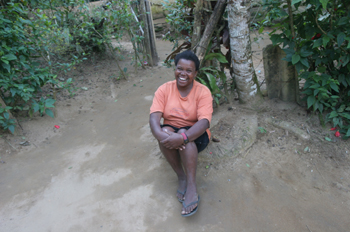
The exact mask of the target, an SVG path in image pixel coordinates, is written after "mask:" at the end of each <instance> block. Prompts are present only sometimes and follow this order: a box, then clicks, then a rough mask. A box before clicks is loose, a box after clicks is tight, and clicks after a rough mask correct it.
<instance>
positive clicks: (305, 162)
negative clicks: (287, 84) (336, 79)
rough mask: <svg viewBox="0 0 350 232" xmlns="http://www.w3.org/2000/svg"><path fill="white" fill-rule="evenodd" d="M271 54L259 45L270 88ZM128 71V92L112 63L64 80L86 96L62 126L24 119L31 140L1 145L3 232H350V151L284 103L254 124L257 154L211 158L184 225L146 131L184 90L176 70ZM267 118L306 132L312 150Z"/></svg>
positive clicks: (163, 50) (205, 157)
mask: <svg viewBox="0 0 350 232" xmlns="http://www.w3.org/2000/svg"><path fill="white" fill-rule="evenodd" d="M266 43H267V42H266V41H265V42H264V41H262V42H261V43H260V47H259V46H257V44H253V50H254V59H255V60H254V61H255V67H256V69H257V70H261V72H260V73H259V72H258V75H259V77H260V81H262V80H263V67H262V62H260V60H261V55H262V51H261V49H262V48H263V47H264V46H265V45H266ZM129 45H130V44H129ZM129 45H128V44H127V43H126V44H125V48H126V50H128V46H129ZM157 46H158V53H159V56H160V58H161V60H164V59H165V57H166V54H169V53H170V52H171V47H172V46H171V45H170V44H169V43H167V42H164V41H161V40H158V41H157ZM129 51H130V49H129ZM125 55H127V52H126V53H125ZM130 62H131V61H130V59H129V58H127V59H126V60H125V61H123V62H122V65H123V67H124V66H127V67H128V72H127V73H128V74H129V79H128V81H125V80H116V79H115V77H117V75H118V70H117V67H116V65H115V63H114V61H112V60H111V59H109V58H107V57H105V58H97V59H95V60H90V61H87V62H86V63H85V64H82V65H81V66H80V67H78V68H77V69H76V70H74V72H73V73H70V74H69V76H67V77H65V78H68V77H73V78H74V79H75V81H76V86H77V87H79V89H78V91H77V94H76V96H74V97H72V98H69V95H68V94H67V93H65V92H62V93H61V94H60V95H59V98H60V99H59V101H58V103H57V116H56V118H55V119H52V118H50V117H48V116H44V117H43V118H40V117H38V116H37V117H35V118H33V119H31V120H30V119H28V118H22V119H21V120H22V121H21V125H22V127H23V130H24V134H23V135H20V136H10V135H4V136H2V137H1V138H0V152H1V160H0V161H2V162H1V163H0V176H1V180H0V231H4V232H19V231H25V232H28V231H35V232H39V231H45V232H46V231H51V232H56V231H57V232H62V231H74V232H76V231H84V232H85V231H239V232H240V231H266V232H272V231H305V232H310V231H312V232H315V231H318V232H320V231H344V232H345V231H350V220H349V218H350V217H349V215H350V168H349V165H350V162H349V161H350V157H349V156H350V141H343V140H341V139H339V138H336V137H334V135H333V134H334V132H331V131H329V125H328V127H327V128H322V127H321V126H319V121H318V117H317V116H314V115H312V114H307V112H306V111H305V109H303V108H302V107H300V106H298V105H296V104H290V103H283V102H280V101H278V100H266V101H265V102H264V103H262V104H261V105H259V106H258V107H257V110H256V111H255V112H254V114H255V115H256V117H257V120H258V126H259V127H263V128H264V129H266V131H267V132H266V133H260V131H258V133H257V139H256V141H255V143H254V144H253V145H252V146H251V147H250V149H248V150H247V152H245V153H243V154H240V155H234V156H230V157H222V156H220V155H218V154H216V152H215V150H214V148H213V146H214V144H212V145H211V146H209V147H208V149H206V150H204V151H203V152H202V153H201V155H200V158H199V165H198V171H197V183H198V190H199V194H200V196H201V202H200V203H199V210H198V212H197V214H195V215H194V216H192V217H189V218H183V217H181V215H180V213H181V204H179V202H178V201H177V198H176V196H175V194H176V189H177V179H176V176H175V174H174V173H173V171H172V170H171V168H170V167H169V165H168V164H167V163H166V160H165V159H164V158H163V157H162V155H161V153H160V151H159V149H158V147H157V142H156V141H155V140H154V138H153V137H152V135H151V133H150V130H149V126H148V115H149V107H150V105H151V102H152V97H153V93H154V92H155V90H156V89H157V87H158V86H159V85H161V84H162V83H164V82H166V81H170V80H172V79H173V78H174V74H173V69H172V68H167V67H165V66H162V65H161V64H160V65H159V66H158V67H153V68H150V67H147V68H146V70H142V69H138V72H137V73H135V72H134V70H133V68H132V67H131V66H130ZM81 87H87V88H88V90H84V89H81ZM229 107H232V108H230V109H231V110H230V111H228V108H229ZM251 112H252V111H251V110H247V106H242V105H240V104H239V103H238V102H237V101H234V102H232V103H231V104H223V105H221V106H219V108H217V109H215V113H214V116H213V121H215V120H216V119H217V118H220V117H221V116H222V115H228V114H229V115H230V117H231V118H232V119H234V118H239V117H243V118H244V117H245V115H246V114H250V113H251ZM267 117H275V118H278V119H281V120H285V121H288V122H290V123H292V124H293V125H294V126H296V127H298V128H300V129H302V130H303V131H305V132H306V131H308V132H309V133H310V134H309V135H310V137H311V138H310V140H302V139H300V138H298V137H297V136H296V135H295V134H293V133H292V132H290V131H289V132H288V131H286V130H283V129H279V128H277V127H274V126H272V125H270V124H268V123H266V122H265V121H264V119H265V118H267ZM216 121H218V120H216ZM220 123H221V124H220ZM54 125H59V126H60V129H55V128H54ZM216 125H218V126H217V127H216V128H218V129H217V130H216V135H217V136H218V137H219V138H222V139H223V138H224V137H225V136H226V135H225V133H226V132H225V131H227V130H228V128H231V129H232V128H233V129H234V128H235V127H236V126H239V125H234V124H232V122H231V120H228V119H227V120H226V121H225V120H224V121H222V120H221V121H220V122H217V124H216ZM231 129H230V130H231ZM325 136H328V137H329V138H331V139H332V140H333V141H332V142H328V141H326V140H324V137H325ZM23 141H29V144H30V146H21V145H19V143H20V142H23ZM306 147H308V148H309V149H310V150H308V149H306ZM305 149H306V150H305ZM304 150H305V151H304Z"/></svg>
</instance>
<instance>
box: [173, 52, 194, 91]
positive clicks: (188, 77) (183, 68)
mask: <svg viewBox="0 0 350 232" xmlns="http://www.w3.org/2000/svg"><path fill="white" fill-rule="evenodd" d="M196 76H197V71H196V65H195V63H194V62H193V61H192V60H185V59H180V60H179V62H178V63H177V65H176V69H175V79H176V83H177V87H178V88H182V89H186V88H188V87H192V84H193V81H194V78H196Z"/></svg>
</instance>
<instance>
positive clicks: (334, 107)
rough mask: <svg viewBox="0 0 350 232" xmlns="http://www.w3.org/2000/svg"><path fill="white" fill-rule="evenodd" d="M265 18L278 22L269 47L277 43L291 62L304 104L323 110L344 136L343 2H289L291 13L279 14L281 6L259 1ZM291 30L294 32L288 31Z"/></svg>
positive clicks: (348, 42) (348, 47)
mask: <svg viewBox="0 0 350 232" xmlns="http://www.w3.org/2000/svg"><path fill="white" fill-rule="evenodd" d="M263 2H264V4H265V7H266V8H267V11H269V10H270V9H271V10H272V11H271V12H274V13H276V12H277V14H268V15H267V16H268V17H269V19H271V20H274V19H276V15H277V16H282V17H279V18H280V19H282V22H281V23H276V24H275V25H274V27H275V30H274V31H273V32H272V33H271V40H272V42H273V44H274V45H281V46H283V47H284V51H285V52H286V57H285V58H284V59H285V60H286V61H288V62H290V64H291V65H295V67H296V69H297V72H298V76H299V78H301V79H303V80H305V84H304V87H303V89H304V91H303V94H305V98H304V99H305V100H306V102H307V107H308V108H311V109H312V110H313V111H316V112H320V116H321V117H322V113H323V112H326V113H327V114H326V121H329V122H331V123H332V124H333V126H334V127H337V128H339V131H340V133H342V134H343V135H344V136H343V138H349V137H350V74H349V72H350V63H349V61H350V24H349V21H350V13H349V12H350V11H349V6H348V5H347V4H346V1H340V0H334V1H329V0H293V1H292V2H291V5H293V11H292V14H291V15H288V14H285V13H281V11H280V10H278V9H282V8H284V7H286V5H284V4H283V3H282V2H280V1H274V0H264V1H263ZM290 19H292V23H291V22H290ZM291 25H293V27H291ZM293 30H294V31H295V32H294V35H293Z"/></svg>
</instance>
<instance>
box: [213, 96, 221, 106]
mask: <svg viewBox="0 0 350 232" xmlns="http://www.w3.org/2000/svg"><path fill="white" fill-rule="evenodd" d="M214 100H215V102H216V105H220V102H219V99H218V98H217V97H214Z"/></svg>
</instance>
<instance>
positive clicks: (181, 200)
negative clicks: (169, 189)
mask: <svg viewBox="0 0 350 232" xmlns="http://www.w3.org/2000/svg"><path fill="white" fill-rule="evenodd" d="M186 190H187V189H185V191H184V192H181V191H180V190H177V193H180V194H182V196H183V197H185V193H186ZM177 200H178V201H179V202H180V203H183V202H184V199H180V198H177Z"/></svg>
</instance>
